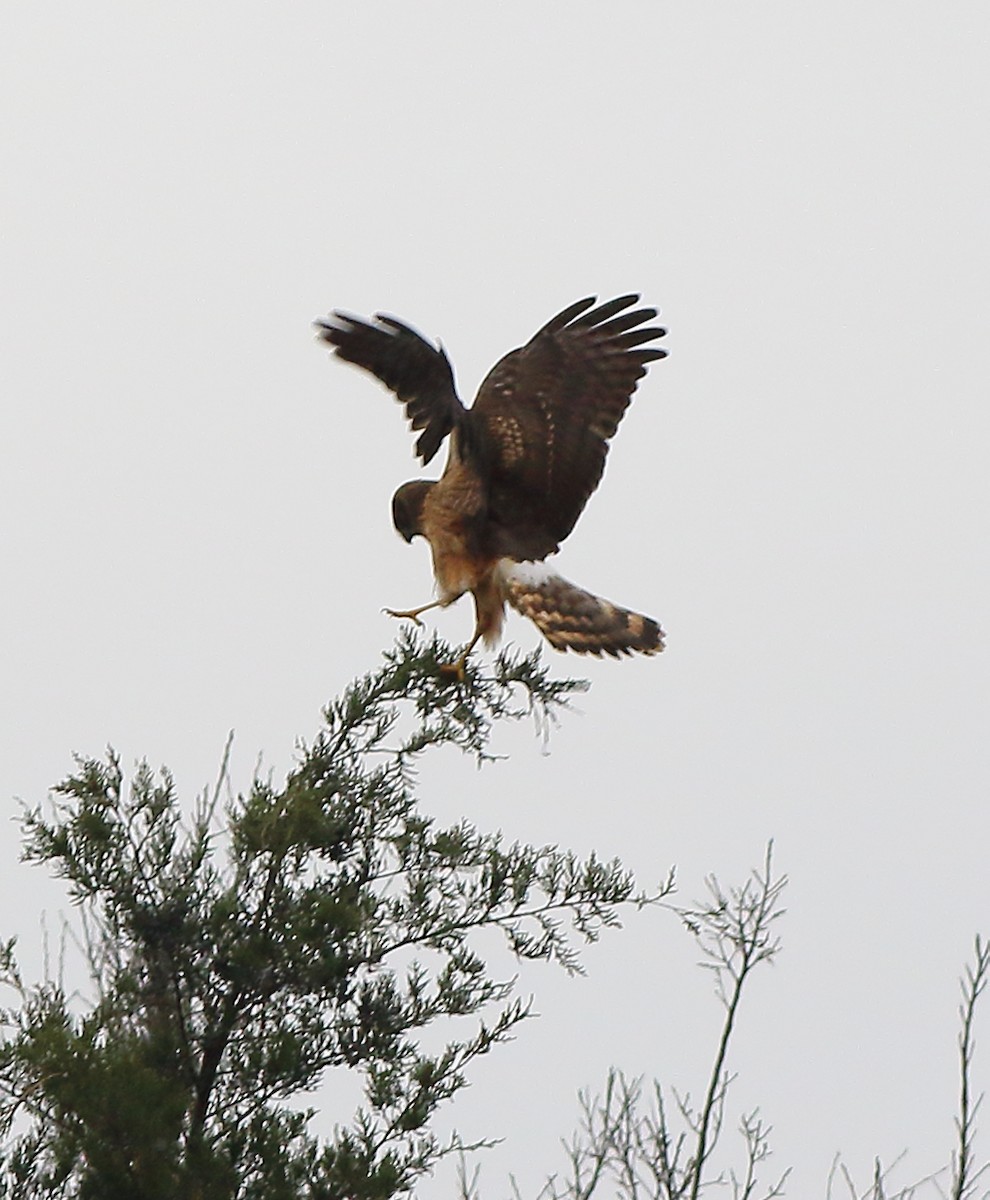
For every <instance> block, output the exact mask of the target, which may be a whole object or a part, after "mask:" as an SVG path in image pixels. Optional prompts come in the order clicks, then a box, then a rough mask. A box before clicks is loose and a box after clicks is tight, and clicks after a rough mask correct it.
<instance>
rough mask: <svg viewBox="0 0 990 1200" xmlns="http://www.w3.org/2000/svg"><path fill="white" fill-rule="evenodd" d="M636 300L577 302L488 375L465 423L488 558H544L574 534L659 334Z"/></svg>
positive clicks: (659, 354)
mask: <svg viewBox="0 0 990 1200" xmlns="http://www.w3.org/2000/svg"><path fill="white" fill-rule="evenodd" d="M638 300H639V296H637V295H629V296H620V297H618V298H617V299H615V300H610V301H608V302H607V303H605V304H601V305H598V307H597V308H596V307H594V305H595V298H594V297H590V298H588V299H586V300H579V301H578V302H577V303H576V304H572V305H570V307H568V308H565V309H564V310H563V311H562V312H560V313H558V314H557V315H556V316H555V317H553V318H552V320H550V321H548V322H547V324H546V325H544V326H543V328H542V329H540V330H539V332H537V333H536V334H535V335H534V336H533V337H532V338H531V339H530V341H529V342H528V343H527V344H526V345H525V346H523V347H522V348H521V349H519V350H514V351H512V353H511V354H507V355H506V356H505V358H503V359H502V360H501V361H500V362H499V363H497V364H496V365H495V367H493V368H492V370H491V371H490V372H489V374H488V377H487V378H486V379H485V381H484V383H483V384H482V385H481V388H480V390H479V392H478V398H477V400H476V401H475V403H474V406H473V408H471V409H470V410H469V412H468V416H467V423H468V426H469V428H470V430H471V433H472V441H473V443H474V444H475V445H479V446H481V445H484V446H485V450H486V455H487V460H488V461H487V470H488V475H489V482H488V500H489V517H490V519H491V520H492V521H493V522H494V523H495V525H496V526H497V536H496V549H497V550H498V552H499V553H502V554H505V555H508V556H509V557H512V558H515V559H540V558H544V557H545V556H546V555H548V554H552V553H553V552H554V551H555V550H557V549H558V547H559V545H560V543H561V542H562V541H563V539H564V538H565V537H567V535H568V534H569V533H570V532H571V530H572V529H573V528H574V524H575V522H576V521H577V519H578V517H579V516H580V515H581V511H582V510H583V508H584V506H585V504H586V503H587V501H588V497H589V496H590V495H591V493H592V492H593V491H594V490H595V488H596V487H597V486H598V483H599V480H600V479H601V477H602V472H603V470H604V468H605V457H606V455H607V454H608V441H609V439H610V438H611V437H612V436H613V435H614V433H615V431H616V429H617V428H618V425H619V421H620V420H621V419H622V415H623V413H624V412H625V411H626V408H627V407H628V406H629V401H630V399H631V398H632V394H633V392H634V391H635V389H636V385H637V384H638V382H639V380H640V379H641V378H642V377H643V375H645V374H646V368H647V364H649V363H650V362H653V361H655V360H656V359H660V358H664V357H666V353H667V352H666V351H665V350H661V349H659V348H658V347H656V346H651V345H648V344H647V343H650V342H653V341H655V340H657V339H658V338H661V337H663V336H664V334H665V333H666V330H665V329H663V328H661V327H660V326H657V325H650V324H648V322H650V321H652V320H653V318H654V317H656V315H657V313H656V309H653V308H633V305H635V304H636V303H637V301H638Z"/></svg>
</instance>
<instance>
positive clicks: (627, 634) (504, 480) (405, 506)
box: [316, 295, 666, 678]
mask: <svg viewBox="0 0 990 1200" xmlns="http://www.w3.org/2000/svg"><path fill="white" fill-rule="evenodd" d="M638 300H639V297H638V296H636V295H632V296H620V297H619V298H618V299H616V300H610V301H609V302H608V303H607V304H602V305H599V306H598V307H597V308H596V307H594V305H595V303H596V299H595V297H591V298H589V299H586V300H579V301H578V302H577V303H576V304H572V305H570V307H569V308H565V309H564V310H563V312H560V313H558V314H557V315H556V316H555V317H554V318H553V319H552V320H551V321H549V322H548V323H547V324H546V325H544V326H543V328H542V329H541V330H539V332H538V333H536V334H535V335H534V336H533V337H532V338H531V339H530V340H529V341H528V342H527V343H526V345H525V346H523V347H521V348H520V349H518V350H513V351H512V353H511V354H507V355H506V356H505V357H504V358H503V359H501V360H500V361H499V362H498V363H496V365H495V366H494V367H493V368H492V370H491V371H490V372H489V373H488V376H487V378H486V379H485V381H484V383H482V385H481V388H480V389H479V391H478V396H477V399H476V400H475V402H474V405H473V407H471V408H465V407H464V405H463V404H462V403H461V401H460V400H459V399H458V397H457V392H456V391H455V390H454V376H453V372H452V370H451V366H450V361H449V360H448V358H447V355H446V354H445V353H444V351H443V348H442V347H436V346H433V345H431V344H430V342H428V341H426V340H425V339H424V338H422V337H421V336H420V335H419V334H418V333H416V332H415V331H414V330H413V329H410V328H409V326H408V325H405V324H403V323H402V322H401V321H397V320H396V319H395V318H394V317H388V316H384V315H382V314H381V313H378V314H376V315H375V317H374V318H373V319H372V320H370V321H366V320H363V319H361V318H360V317H354V316H350V315H348V314H346V313H342V312H337V311H335V312H333V313H331V314H330V317H329V319H327V320H319V321H317V322H316V326H317V328H318V329H319V334H320V337H321V338H322V339H323V340H324V341H325V342H328V343H329V344H330V345H331V346H332V347H333V348H334V350H335V352H336V353H337V355H338V356H339V357H340V358H342V359H344V360H345V361H346V362H350V363H354V364H355V365H356V366H359V367H362V368H363V369H364V370H365V371H370V372H371V374H372V375H374V376H376V377H377V378H378V379H380V380H381V382H382V383H384V384H385V386H386V387H387V388H389V389H390V390H391V391H392V392H394V393H395V395H396V397H397V398H398V399H399V400H400V401H401V402H402V403H403V404H404V405H405V406H406V415H407V417H408V418H409V421H410V422H411V424H412V428H413V429H415V430H421V431H422V432H421V433H420V435H419V439H418V440H417V442H416V453H417V454H418V456H419V457H420V458H421V459H422V461H423V463H424V465H425V464H426V463H428V462H429V461H430V460H431V459H432V458H433V456H434V455H435V454H436V452H437V450H439V448H440V445H441V443H442V442H443V440H444V438H446V437H447V436H448V435H450V448H449V453H448V457H447V466H446V468H445V470H444V473H443V476H442V477H441V478H440V479H439V480H436V481H429V480H425V479H418V480H415V481H414V482H412V483H405V484H403V485H402V487H400V488H399V490H398V491H397V492H396V493H395V496H394V497H393V499H392V519H393V521H394V523H395V528H396V529H397V530H398V531H399V533H400V534H401V535H402V536H403V537H404V538H405V540H406V541H407V542H410V541H412V539H413V538H414V537H416V536H417V535H420V534H421V535H422V536H423V537H425V538H426V540H427V541H428V542H429V544H430V550H431V551H432V554H433V573H434V575H435V577H436V583H437V592H438V596H439V598H438V599H437V600H434V601H432V602H431V603H429V604H423V605H421V606H420V607H419V608H413V609H409V610H405V611H394V610H392V609H388V610H386V611H388V612H390V613H391V615H392V616H394V617H406V618H409V619H410V620H412V621H415V622H416V623H417V624H419V623H420V622H419V616H420V614H421V613H423V612H425V611H426V610H427V609H430V608H436V607H446V606H447V605H448V604H452V603H453V602H454V601H455V600H457V599H458V598H459V597H461V596H463V595H464V593H465V592H471V594H472V595H473V596H474V604H475V612H476V614H477V620H476V623H475V628H474V636H473V637H472V638H471V641H470V643H469V644H468V646H467V649H466V650H465V651H464V653H463V654H462V655H461V657H460V659H459V660H458V661H457V662H456V663H454V664H453V665H452V666H451V667H450V668H448V670H449V671H450V672H452V673H453V674H455V675H456V676H458V677H459V678H460V677H463V672H464V664H465V662H466V661H467V657H468V655H469V654H470V653H471V651H472V649H473V648H474V646H475V645H476V644H477V642H478V641H479V639H481V638H484V640H485V642H486V643H487V644H488V645H494V644H495V643H496V642H497V641H498V639H499V636H500V634H501V632H502V625H503V622H504V620H505V603H506V601H508V603H509V604H511V605H512V607H513V608H515V609H517V610H518V611H519V612H521V613H522V614H523V616H526V617H529V618H530V620H532V621H533V622H534V623H535V624H536V626H537V627H538V628H539V630H540V632H541V633H542V634H543V635H544V637H546V639H547V641H548V642H549V643H550V644H551V646H553V647H555V648H556V649H557V650H575V651H577V652H578V653H579V654H585V653H590V654H602V653H605V654H610V655H612V656H613V657H618V656H619V655H622V654H629V653H631V652H632V651H634V650H637V651H640V652H641V653H643V654H655V653H657V652H658V651H660V650H662V649H663V631H662V630H661V628H660V626H659V625H658V624H657V622H656V621H654V620H652V619H651V618H650V617H644V616H640V615H639V614H638V613H634V612H630V611H629V610H628V609H625V608H620V607H619V606H618V605H615V604H611V603H610V602H609V601H607V600H602V599H600V598H599V597H598V596H593V595H592V594H591V593H590V592H586V591H584V590H583V589H582V588H579V587H576V586H575V585H574V584H573V583H569V582H568V581H567V580H566V579H564V578H562V577H561V576H560V575H558V574H557V573H556V572H555V571H554V570H553V569H552V568H551V567H549V566H547V565H546V564H545V563H544V562H543V560H544V559H545V558H547V556H548V555H551V554H554V553H555V552H556V551H557V550H558V549H559V548H560V543H561V542H562V541H563V540H564V538H566V537H567V535H568V534H569V533H570V532H571V530H572V529H573V528H574V524H575V522H576V521H577V519H578V517H579V516H580V515H581V511H582V509H583V508H584V506H585V504H586V503H587V500H588V497H589V496H590V495H591V493H592V492H593V491H594V490H595V488H596V487H597V486H598V482H599V480H600V479H601V477H602V471H603V470H604V467H605V456H606V455H607V453H608V441H609V439H610V438H611V437H612V435H613V434H614V433H615V431H616V429H617V427H618V424H619V421H620V420H621V418H622V414H623V413H624V412H625V410H626V408H627V407H628V405H629V401H630V399H631V397H632V393H633V392H634V391H635V389H636V384H637V382H638V381H639V379H640V378H641V377H642V376H643V375H645V374H646V365H647V363H649V362H652V361H653V360H654V359H658V358H664V357H665V356H666V351H665V350H660V349H658V348H656V347H652V346H647V345H646V343H647V342H652V341H654V340H655V339H657V338H660V337H663V335H664V334H665V333H666V330H664V329H662V328H660V327H659V326H653V325H646V326H645V327H644V322H648V321H651V320H652V319H653V318H654V317H655V316H656V315H657V314H656V310H655V309H652V308H635V309H632V311H628V310H629V309H630V308H631V306H632V305H634V304H635V303H636V302H637V301H638Z"/></svg>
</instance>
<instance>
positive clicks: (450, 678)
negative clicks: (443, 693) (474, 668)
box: [440, 654, 467, 683]
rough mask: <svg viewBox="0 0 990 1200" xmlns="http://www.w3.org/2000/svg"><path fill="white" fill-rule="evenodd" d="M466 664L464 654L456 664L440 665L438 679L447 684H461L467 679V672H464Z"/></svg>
mask: <svg viewBox="0 0 990 1200" xmlns="http://www.w3.org/2000/svg"><path fill="white" fill-rule="evenodd" d="M466 663H467V655H466V654H462V655H461V657H460V658H459V659H458V660H457V662H452V663H441V664H440V678H441V679H445V680H446V681H447V682H448V683H463V682H464V680H465V679H466V678H467V672H466V671H465V670H464V667H465V665H466Z"/></svg>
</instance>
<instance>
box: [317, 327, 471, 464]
mask: <svg viewBox="0 0 990 1200" xmlns="http://www.w3.org/2000/svg"><path fill="white" fill-rule="evenodd" d="M314 325H315V326H316V328H317V330H318V332H319V336H320V337H321V338H322V339H323V341H325V342H326V343H327V344H328V345H330V346H332V347H333V350H334V353H335V354H336V355H337V356H338V357H339V358H342V359H343V360H344V361H345V362H349V363H354V365H355V366H358V367H361V368H362V369H363V370H365V371H369V372H370V373H371V374H372V375H374V376H375V378H376V379H380V380H381V382H382V383H384V384H385V386H386V387H387V388H389V389H390V390H391V391H392V392H394V393H395V395H396V397H397V398H398V399H399V400H400V401H401V402H402V403H403V404H404V405H405V406H406V416H407V417H408V418H409V421H410V424H411V425H412V427H413V429H416V430H422V432H421V433H420V436H419V438H418V440H417V442H416V453H417V454H418V455H419V457H420V458H421V459H422V460H423V462H424V463H428V462H429V461H430V459H431V458H433V456H434V455H435V454H436V452H437V451H438V450H439V449H440V445H441V443H442V442H443V439H444V438H445V437H446V436H447V434H448V433H450V431H451V430H452V429H453V428H454V426H455V425H456V424H458V422H459V421H461V420H462V419H463V417H464V412H465V410H464V405H463V404H461V402H460V400H459V399H458V397H457V391H456V390H455V387H454V373H453V371H452V370H451V366H450V360H449V359H448V358H447V355H446V354H445V353H444V351H443V347H442V346H441V347H439V348H438V347H436V346H433V345H431V343H430V342H428V341H427V340H426V339H425V338H424V337H421V336H420V334H418V333H417V332H416V331H415V330H414V329H411V328H410V327H409V326H408V325H404V324H403V323H402V322H401V321H397V320H396V319H395V317H387V316H384V315H383V314H382V313H376V314H375V316H374V317H373V318H372V319H371V320H370V321H366V320H364V319H363V318H361V317H354V316H350V315H349V314H347V313H342V312H338V311H334V312H332V313H331V314H330V316H329V318H327V319H326V320H324V319H322V318H321V319H320V320H317V321H315V322H314Z"/></svg>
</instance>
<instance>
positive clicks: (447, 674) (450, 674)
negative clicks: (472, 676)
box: [440, 629, 482, 683]
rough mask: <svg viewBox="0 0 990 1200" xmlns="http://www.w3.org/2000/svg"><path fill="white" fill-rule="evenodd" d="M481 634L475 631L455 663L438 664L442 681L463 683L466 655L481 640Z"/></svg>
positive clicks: (479, 631)
mask: <svg viewBox="0 0 990 1200" xmlns="http://www.w3.org/2000/svg"><path fill="white" fill-rule="evenodd" d="M481 634H482V630H480V629H478V630H476V631H475V635H474V637H473V638H472V639H471V640H470V642H468V645H467V649H466V650H465V651H464V653H463V654H462V655H461V657H460V658H459V659H458V660H457V661H456V662H452V663H441V664H440V674H441V676H442V677H443V678H444V679H450V680H454V681H456V682H457V683H463V682H464V668H465V666H466V665H467V660H468V655H469V654H470V653H471V651H472V650H473V649H474V648H475V646H477V644H478V642H479V641H480V640H481Z"/></svg>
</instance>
